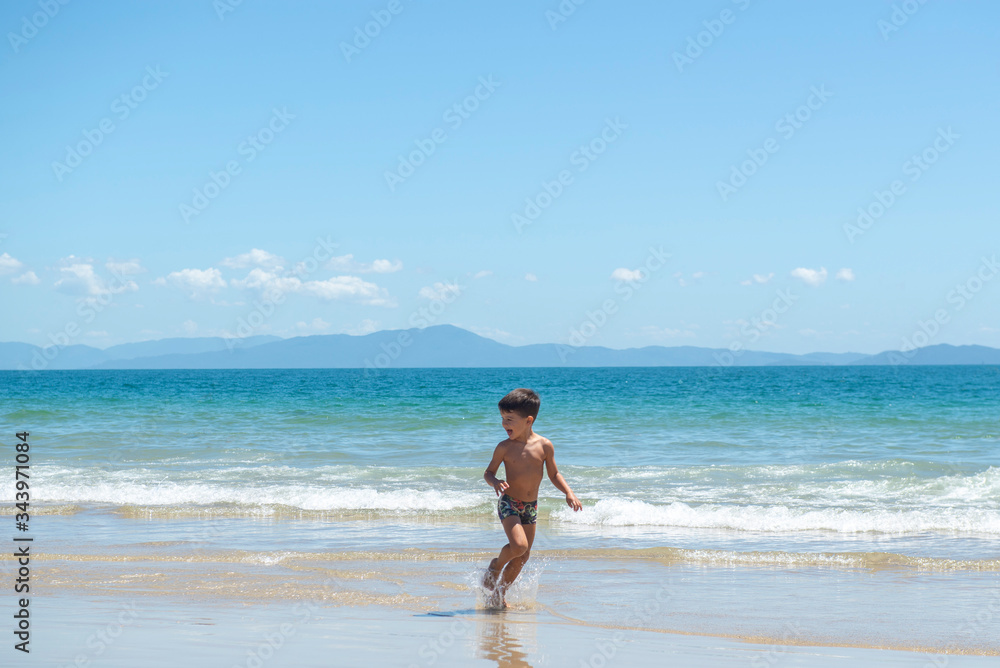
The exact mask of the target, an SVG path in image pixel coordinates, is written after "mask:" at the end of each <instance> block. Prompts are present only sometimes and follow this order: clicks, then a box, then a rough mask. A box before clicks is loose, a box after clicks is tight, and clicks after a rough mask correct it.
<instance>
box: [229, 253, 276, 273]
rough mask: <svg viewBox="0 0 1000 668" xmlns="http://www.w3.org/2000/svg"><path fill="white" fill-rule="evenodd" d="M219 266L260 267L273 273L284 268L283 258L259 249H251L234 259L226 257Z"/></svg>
mask: <svg viewBox="0 0 1000 668" xmlns="http://www.w3.org/2000/svg"><path fill="white" fill-rule="evenodd" d="M220 264H221V265H222V266H223V267H228V268H230V269H245V268H246V267H262V268H264V269H270V270H272V271H274V270H278V269H281V268H282V267H284V266H285V258H283V257H281V256H279V255H275V254H274V253H269V252H267V251H266V250H261V249H260V248H252V249H250V252H248V253H242V254H240V255H237V256H236V257H227V258H225V259H224V260H223V261H222V262H221V263H220Z"/></svg>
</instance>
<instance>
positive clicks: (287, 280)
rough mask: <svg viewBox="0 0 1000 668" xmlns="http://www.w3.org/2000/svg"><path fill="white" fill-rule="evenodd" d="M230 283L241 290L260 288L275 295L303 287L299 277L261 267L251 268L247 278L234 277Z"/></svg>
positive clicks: (295, 290)
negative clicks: (283, 274) (278, 273)
mask: <svg viewBox="0 0 1000 668" xmlns="http://www.w3.org/2000/svg"><path fill="white" fill-rule="evenodd" d="M229 285H231V286H233V287H234V288H239V289H241V290H259V291H260V292H261V293H267V294H271V295H275V293H281V294H284V293H289V292H299V291H300V290H301V289H302V281H301V280H300V279H298V278H297V277H295V276H278V275H277V274H275V273H272V272H270V271H265V270H263V269H261V268H259V267H258V268H255V269H251V270H250V273H249V274H247V275H246V278H243V279H238V278H234V279H232V280H230V281H229Z"/></svg>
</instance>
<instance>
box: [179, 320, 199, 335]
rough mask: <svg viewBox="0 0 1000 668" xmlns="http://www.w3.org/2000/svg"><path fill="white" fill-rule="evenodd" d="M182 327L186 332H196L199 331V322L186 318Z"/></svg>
mask: <svg viewBox="0 0 1000 668" xmlns="http://www.w3.org/2000/svg"><path fill="white" fill-rule="evenodd" d="M181 329H183V330H184V333H185V334H194V333H195V332H197V331H198V323H196V322H195V321H194V320H185V321H184V322H183V323H182V324H181Z"/></svg>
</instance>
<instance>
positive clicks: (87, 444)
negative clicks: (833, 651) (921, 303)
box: [0, 366, 1000, 557]
mask: <svg viewBox="0 0 1000 668" xmlns="http://www.w3.org/2000/svg"><path fill="white" fill-rule="evenodd" d="M519 386H523V387H532V388H534V389H535V390H536V391H537V392H538V393H539V394H540V396H541V398H542V407H541V411H540V413H539V416H538V420H537V422H536V425H535V427H536V431H537V432H538V433H541V434H543V435H544V436H547V437H548V438H550V439H552V441H553V442H554V444H555V446H556V458H557V462H558V463H559V465H560V469H561V470H562V471H563V473H564V475H566V477H567V479H568V480H569V481H570V484H571V485H572V486H573V488H574V490H575V491H576V492H577V494H578V495H579V496H580V498H581V499H583V501H584V503H585V505H586V509H585V511H584V512H582V513H576V514H574V513H572V512H570V511H569V510H568V509H567V508H565V507H564V506H563V504H562V499H561V497H560V496H559V495H558V493H557V492H556V490H555V489H554V488H552V487H551V486H550V485H549V483H548V482H547V481H543V488H542V492H541V495H542V498H543V504H542V511H543V513H542V515H543V518H545V520H546V521H547V522H548V523H550V524H551V525H552V526H553V528H557V529H559V530H560V531H562V532H563V533H565V534H567V535H571V536H573V537H575V538H577V539H581V540H582V539H583V538H585V537H586V538H589V539H590V540H591V542H592V543H595V544H597V543H599V544H600V545H608V544H612V545H614V544H618V545H621V546H623V547H624V546H636V545H638V546H649V545H656V544H661V543H663V542H665V541H669V544H671V545H675V546H689V547H697V546H698V545H699V544H706V545H709V544H710V545H712V546H729V547H734V546H738V545H748V544H749V545H757V546H763V547H766V548H768V549H792V547H794V546H799V547H801V546H810V549H827V550H834V551H836V550H837V548H838V547H843V546H848V545H849V546H852V547H857V546H859V545H861V546H862V547H863V543H865V541H867V542H870V543H873V544H874V543H878V544H879V545H880V546H881V547H885V544H886V542H887V541H889V542H892V543H893V547H900V546H901V549H902V551H903V552H906V551H907V550H909V551H910V552H912V553H914V554H928V553H931V554H934V556H940V557H949V556H956V557H967V556H970V555H973V556H980V557H989V556H995V555H996V554H997V552H1000V550H998V547H997V546H998V545H1000V452H998V447H997V446H998V444H1000V411H998V408H1000V367H967V366H966V367H829V368H828V367H794V368H789V367H776V368H728V369H723V368H625V369H621V368H601V369H413V370H388V371H382V372H379V373H377V374H367V373H366V372H365V371H364V370H353V369H319V370H249V371H245V370H206V371H201V370H198V371H194V370H192V371H183V370H182V371H60V372H42V373H34V372H0V402H2V403H0V406H2V409H0V429H2V431H0V433H4V434H6V437H5V438H7V439H8V440H12V439H13V434H14V432H15V431H20V430H28V431H30V432H31V441H32V443H33V451H32V453H33V455H32V456H33V459H32V464H33V467H34V470H35V475H36V476H37V481H38V482H37V487H36V490H35V498H36V499H37V500H39V501H42V502H45V503H48V504H51V505H52V506H55V507H70V508H71V509H72V510H73V511H82V510H90V511H94V510H99V511H103V512H113V511H116V510H120V509H122V508H128V509H134V508H136V507H141V508H143V509H145V510H146V511H148V513H150V514H156V513H158V512H160V513H170V512H174V513H176V512H193V511H199V512H200V511H204V512H206V513H209V512H210V513H212V514H213V516H256V517H262V516H281V515H286V516H287V515H288V514H289V513H292V514H295V513H298V516H300V517H307V518H308V517H323V516H325V515H324V513H326V514H330V513H333V514H341V515H343V514H345V513H351V512H363V513H367V515H366V517H368V519H370V520H372V521H375V522H376V528H375V530H374V534H375V535H376V536H377V535H378V533H379V531H378V520H379V519H381V520H382V525H383V526H384V527H385V529H386V531H385V535H384V538H385V540H386V541H388V542H391V539H392V537H394V536H398V531H397V529H390V527H398V526H399V525H400V523H403V524H405V523H406V522H410V521H420V520H429V521H441V520H442V519H444V520H447V521H450V522H473V523H475V522H481V521H486V522H488V521H490V518H491V517H492V504H493V499H492V491H491V490H490V489H489V488H488V487H487V486H486V485H485V483H483V482H482V479H481V476H482V470H483V468H485V465H486V463H487V462H488V460H489V458H490V455H491V453H492V449H493V447H494V446H495V445H496V443H497V442H499V441H500V440H502V438H504V433H503V431H502V429H501V428H500V421H499V414H498V412H497V408H496V402H497V401H498V400H499V398H500V397H501V396H503V394H505V393H506V392H507V391H509V390H510V389H512V388H514V387H519ZM372 518H374V519H372ZM720 536H721V538H720ZM789 546H792V547H789Z"/></svg>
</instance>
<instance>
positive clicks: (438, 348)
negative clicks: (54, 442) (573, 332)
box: [0, 325, 1000, 370]
mask: <svg viewBox="0 0 1000 668" xmlns="http://www.w3.org/2000/svg"><path fill="white" fill-rule="evenodd" d="M897 364H920V365H934V364H936V365H951V364H997V365H1000V349H996V348H990V347H987V346H977V345H964V346H953V345H949V344H937V345H933V346H927V347H924V348H919V349H917V350H914V351H909V352H906V353H903V352H900V351H892V350H887V351H884V352H881V353H878V354H875V355H868V354H864V353H824V352H815V353H807V354H804V355H795V354H791V353H772V352H761V351H753V350H741V351H738V352H732V351H730V350H729V349H727V348H702V347H697V346H674V347H666V346H646V347H643V348H626V349H623V350H617V349H613V348H605V347H602V346H579V347H573V346H569V345H565V344H557V343H538V344H530V345H524V346H511V345H507V344H505V343H500V342H498V341H494V340H493V339H489V338H486V337H483V336H480V335H478V334H475V333H473V332H470V331H468V330H465V329H461V328H460V327H455V326H454V325H434V326H431V327H427V328H423V329H405V330H382V331H378V332H373V333H371V334H364V335H349V334H325V335H313V336H299V337H293V338H289V339H282V338H280V337H277V336H266V335H262V336H248V337H245V338H235V339H225V338H221V337H201V338H170V339H159V340H155V341H142V342H138V343H124V344H120V345H116V346H111V347H109V348H106V349H103V350H102V349H100V348H94V347H92V346H86V345H81V344H76V345H69V346H62V347H60V346H49V347H46V348H41V347H39V346H35V345H31V344H28V343H0V370H31V369H37V370H44V369H52V370H56V369H60V370H81V369H274V368H368V369H388V368H448V367H451V368H454V367H480V368H483V367H560V366H566V367H602V366H723V367H725V366H848V365H897Z"/></svg>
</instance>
